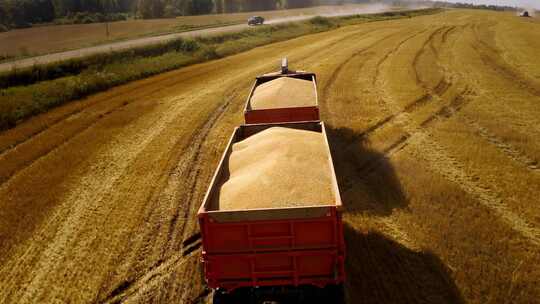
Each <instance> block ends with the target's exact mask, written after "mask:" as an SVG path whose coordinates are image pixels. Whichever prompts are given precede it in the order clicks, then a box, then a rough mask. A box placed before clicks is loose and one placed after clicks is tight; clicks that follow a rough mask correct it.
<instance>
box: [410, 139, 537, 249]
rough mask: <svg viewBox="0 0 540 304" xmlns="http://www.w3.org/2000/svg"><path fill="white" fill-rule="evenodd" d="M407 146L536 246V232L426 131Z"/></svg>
mask: <svg viewBox="0 0 540 304" xmlns="http://www.w3.org/2000/svg"><path fill="white" fill-rule="evenodd" d="M410 143H411V144H412V146H414V149H416V150H417V151H418V153H416V157H418V158H420V159H424V160H426V163H427V164H428V165H429V167H431V168H432V170H434V171H436V172H438V173H439V174H441V175H442V176H443V177H445V178H446V179H447V180H449V181H451V182H453V183H455V184H456V185H458V186H459V187H460V188H461V189H462V190H464V191H465V192H467V193H468V194H469V195H471V196H472V197H473V198H475V200H476V201H477V202H478V203H480V204H481V205H483V206H484V207H487V208H488V209H489V210H491V211H493V212H494V213H495V214H496V215H497V216H498V217H499V218H501V219H502V220H503V221H504V222H505V223H506V224H507V225H508V226H509V227H510V228H512V229H513V230H514V231H516V232H517V233H519V234H520V235H522V236H523V237H524V238H526V239H527V240H528V241H529V242H530V243H531V244H533V245H535V246H540V230H539V229H538V228H536V227H534V226H533V225H531V224H530V223H529V222H527V221H526V220H524V219H523V218H521V217H520V216H519V215H518V214H516V213H514V212H513V211H512V210H510V208H509V207H508V206H507V205H506V204H505V203H504V202H503V200H502V199H501V198H500V197H499V195H498V194H497V193H495V192H494V191H492V190H490V189H488V188H487V187H485V186H484V185H482V184H481V183H479V182H477V181H475V179H474V178H473V177H471V176H469V175H468V174H467V173H466V171H465V169H464V168H463V167H462V166H461V165H460V163H459V162H458V161H457V160H456V159H455V158H453V157H452V156H451V155H450V154H448V153H447V152H446V151H445V150H444V149H443V148H442V147H441V146H439V144H438V143H437V142H436V141H435V140H434V139H433V138H432V137H431V136H430V134H429V133H428V132H423V131H419V132H416V133H415V134H414V136H412V137H411V139H410Z"/></svg>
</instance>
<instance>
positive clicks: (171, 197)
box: [100, 88, 239, 302]
mask: <svg viewBox="0 0 540 304" xmlns="http://www.w3.org/2000/svg"><path fill="white" fill-rule="evenodd" d="M238 91H239V89H238V88H236V89H233V91H232V93H231V94H228V95H227V96H225V101H224V102H223V103H221V104H219V106H218V107H217V109H216V110H212V112H211V113H212V115H210V116H209V117H208V119H207V120H206V121H205V122H204V123H203V126H202V127H201V129H200V131H199V132H197V133H196V134H194V135H193V136H192V137H191V138H190V139H188V140H187V141H182V143H180V145H182V146H183V145H184V144H185V143H186V142H188V143H190V144H189V146H188V147H187V149H185V150H184V152H183V153H181V154H179V155H178V154H177V156H175V157H173V158H171V159H170V160H169V161H168V166H167V168H169V169H167V170H165V171H164V173H163V175H162V177H161V178H160V179H161V181H160V186H159V187H157V188H155V189H154V190H153V194H152V197H151V198H150V199H149V201H148V203H147V205H148V206H154V207H151V208H147V210H146V212H145V213H146V215H145V216H144V220H143V221H142V222H144V223H147V225H148V223H152V226H150V227H147V228H144V229H143V233H142V237H140V238H138V239H136V240H134V241H135V242H136V243H135V244H131V245H129V246H127V247H129V248H132V247H133V248H136V249H135V250H133V249H130V250H129V251H131V252H132V253H133V254H137V255H138V256H145V254H144V252H145V251H146V249H145V247H146V246H148V247H151V248H155V247H161V249H160V254H159V259H157V261H156V262H154V263H153V264H152V265H151V266H149V267H148V268H147V269H146V270H144V273H145V275H146V273H150V272H152V271H153V269H155V268H156V267H158V266H159V265H161V264H162V263H163V261H164V260H165V261H166V260H168V259H169V258H170V256H171V254H172V255H175V253H174V252H178V251H180V250H182V249H183V248H192V249H196V247H193V246H200V242H198V239H199V238H200V234H198V233H193V234H192V235H191V236H190V237H187V238H185V239H184V240H183V241H179V240H178V239H179V238H180V237H182V236H184V235H185V234H189V233H190V232H189V231H186V229H185V228H186V225H187V223H188V222H189V221H192V220H196V217H195V215H194V214H192V211H193V204H197V203H198V202H199V201H198V200H194V199H193V196H194V195H196V194H197V193H196V191H195V190H196V189H197V186H198V184H199V183H200V182H202V181H201V180H200V178H199V176H200V171H201V163H200V162H201V160H200V155H201V148H202V146H203V144H204V143H205V141H206V139H207V137H208V135H209V133H210V131H211V130H212V129H213V127H214V126H215V125H216V123H217V122H218V121H219V120H220V119H221V118H222V117H223V115H224V113H225V112H226V110H227V108H228V107H229V105H230V104H231V102H232V101H233V100H234V99H235V98H236V97H237V96H238ZM173 150H174V149H173ZM156 206H157V207H156ZM171 214H172V216H171ZM154 217H157V223H156V221H155V220H154ZM161 232H163V233H164V234H165V235H166V237H165V239H164V243H163V244H157V243H156V242H157V241H158V240H157V239H156V238H155V236H156V235H159V234H161ZM128 253H129V252H128ZM122 256H125V254H120V257H122ZM119 262H120V263H121V262H122V261H119ZM126 262H127V264H129V262H128V261H124V263H126ZM128 267H131V266H128ZM123 281H125V280H123ZM128 281H129V282H131V280H128ZM122 284H123V283H121V284H120V285H122ZM124 285H126V284H124ZM130 286H131V284H129V286H124V287H125V288H128V287H129V288H132V287H130ZM133 288H135V289H136V288H137V287H133ZM133 288H132V289H133ZM115 290H116V289H115ZM115 290H113V291H107V287H105V286H104V287H102V290H101V291H100V294H107V296H106V297H107V298H110V297H111V295H114V294H115V293H117V292H118V291H117V290H116V292H115ZM100 297H101V298H103V296H100ZM100 302H101V301H100Z"/></svg>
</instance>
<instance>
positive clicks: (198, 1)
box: [190, 0, 214, 15]
mask: <svg viewBox="0 0 540 304" xmlns="http://www.w3.org/2000/svg"><path fill="white" fill-rule="evenodd" d="M190 6H191V9H190V15H203V14H209V13H211V12H212V9H213V8H214V2H213V1H212V0H192V1H191V5H190Z"/></svg>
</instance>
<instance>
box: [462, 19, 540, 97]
mask: <svg viewBox="0 0 540 304" xmlns="http://www.w3.org/2000/svg"><path fill="white" fill-rule="evenodd" d="M478 26H479V24H474V25H472V26H471V32H472V33H473V37H474V39H475V41H476V43H475V46H476V47H475V50H476V52H477V53H478V55H479V56H480V59H482V61H483V62H484V64H486V66H488V67H490V68H491V69H493V70H494V71H495V72H496V73H493V74H495V75H500V76H501V77H502V78H504V79H506V80H507V82H508V83H513V84H516V85H517V86H518V87H519V88H520V89H523V90H525V91H527V92H529V93H530V94H531V95H535V96H538V97H540V84H539V83H538V82H535V81H532V80H531V79H528V78H527V77H526V76H524V75H522V74H521V73H519V72H518V71H516V70H514V69H513V68H512V67H511V66H510V65H509V64H508V63H506V61H505V60H504V58H503V57H502V56H501V55H500V51H499V50H498V49H496V48H494V47H493V46H491V45H489V44H488V43H486V42H485V41H484V40H482V38H480V34H479V28H478Z"/></svg>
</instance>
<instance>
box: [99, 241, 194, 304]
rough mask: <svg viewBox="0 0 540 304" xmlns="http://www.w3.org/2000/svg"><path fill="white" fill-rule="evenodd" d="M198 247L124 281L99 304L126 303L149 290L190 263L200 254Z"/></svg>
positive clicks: (173, 256)
mask: <svg viewBox="0 0 540 304" xmlns="http://www.w3.org/2000/svg"><path fill="white" fill-rule="evenodd" d="M198 244H199V246H198V247H197V248H196V249H194V250H193V251H191V252H188V253H184V252H181V253H177V254H174V255H172V256H171V257H169V258H168V259H167V260H165V261H163V262H161V263H159V264H158V265H156V266H155V267H153V268H151V269H150V270H149V271H148V272H146V273H145V274H144V275H142V276H140V277H138V278H137V279H135V280H134V281H124V282H122V283H121V284H120V285H118V286H117V287H116V288H115V289H114V290H113V291H112V292H111V294H110V295H109V296H108V297H107V298H105V299H103V300H102V301H100V302H101V303H111V304H112V303H122V302H126V301H128V300H129V299H130V298H131V297H133V296H135V295H136V294H137V292H138V291H139V290H141V289H143V288H144V289H149V288H152V287H154V286H156V285H157V284H159V283H160V282H161V281H162V280H163V279H164V277H165V276H166V275H168V274H171V273H172V272H173V271H174V270H175V269H177V268H179V267H182V266H183V265H184V264H186V263H188V262H190V261H191V260H192V259H193V258H194V257H198V256H199V254H200V250H199V249H200V243H198Z"/></svg>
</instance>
